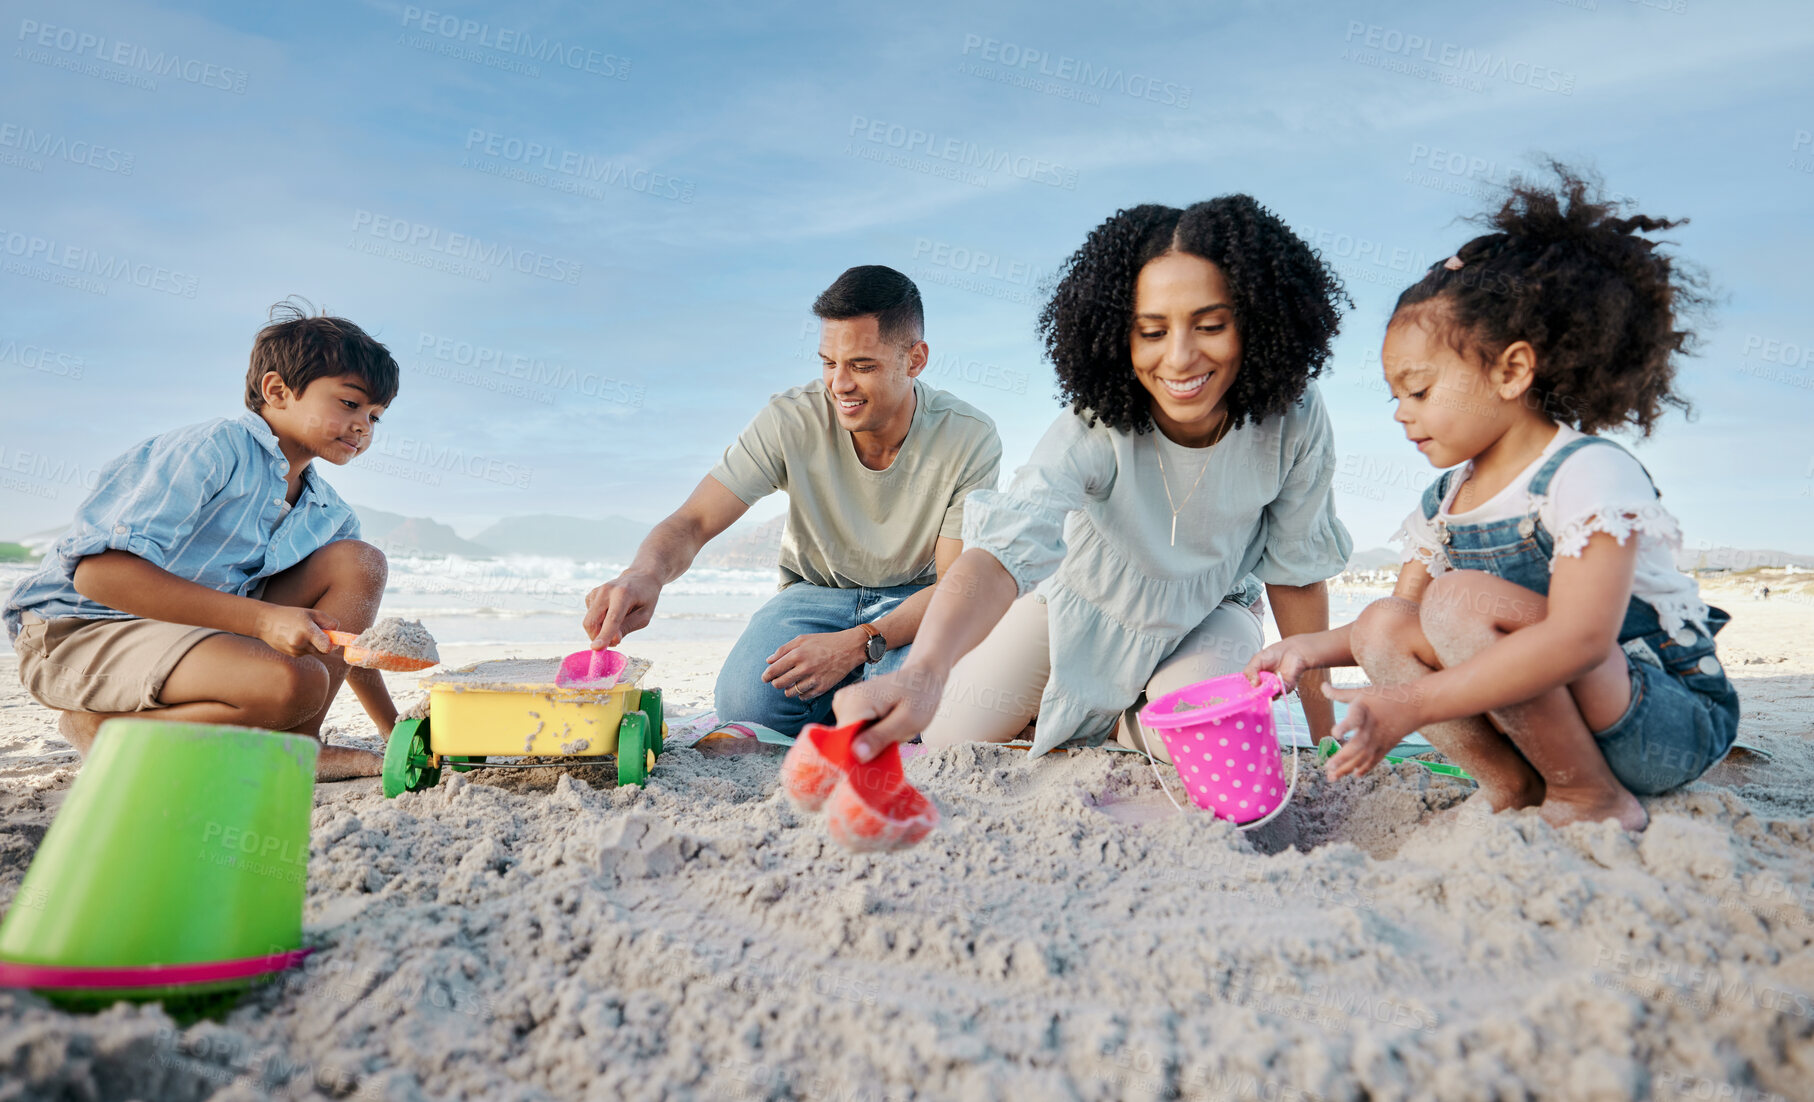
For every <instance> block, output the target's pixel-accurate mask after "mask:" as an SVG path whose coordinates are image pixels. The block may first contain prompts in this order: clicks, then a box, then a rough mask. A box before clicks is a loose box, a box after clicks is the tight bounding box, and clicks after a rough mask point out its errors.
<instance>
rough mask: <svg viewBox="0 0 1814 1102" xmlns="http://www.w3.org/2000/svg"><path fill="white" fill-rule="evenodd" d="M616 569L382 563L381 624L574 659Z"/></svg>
mask: <svg viewBox="0 0 1814 1102" xmlns="http://www.w3.org/2000/svg"><path fill="white" fill-rule="evenodd" d="M624 565H625V564H623V563H615V562H576V561H574V560H572V559H565V558H546V557H541V556H534V555H513V556H508V557H505V558H498V559H463V558H459V557H458V556H452V557H448V558H407V557H393V558H392V559H391V560H390V581H389V583H388V584H387V585H386V587H385V590H384V605H383V610H382V614H383V615H385V616H400V617H402V618H404V619H406V620H420V621H422V623H423V626H425V627H427V628H428V630H429V632H430V633H431V634H433V635H434V637H435V640H436V641H437V642H439V643H441V644H443V645H460V644H509V645H524V644H536V645H539V644H548V645H550V648H551V649H552V650H558V649H560V648H562V647H566V648H567V649H570V650H577V649H579V648H580V647H582V646H584V645H585V643H586V637H585V633H584V632H583V631H582V630H581V629H580V619H581V617H582V616H583V615H584V612H585V602H586V594H587V593H589V592H591V591H592V589H593V588H594V587H596V586H598V585H601V584H603V583H604V582H607V581H609V580H611V579H612V578H615V577H617V575H618V574H620V573H621V572H622V571H623V568H624ZM32 570H33V567H32V566H30V565H24V564H17V563H5V564H0V591H6V590H10V589H11V588H12V586H13V585H14V583H16V582H17V581H19V580H20V579H21V578H23V577H25V576H26V575H27V574H29V573H31V571H32ZM775 585H776V572H775V571H774V570H731V569H715V568H710V567H695V568H694V569H692V570H689V571H687V573H686V574H684V575H682V576H681V577H680V578H679V579H677V580H676V581H674V582H673V583H672V584H670V585H668V586H667V587H666V588H665V589H663V590H662V594H661V600H660V601H659V602H658V603H657V605H656V608H655V619H654V620H653V621H652V622H651V623H650V624H649V626H648V627H646V628H644V629H643V630H642V631H640V632H638V633H637V636H636V637H640V638H642V639H646V640H648V641H650V642H657V641H660V642H723V643H725V644H727V645H728V644H729V643H730V642H732V641H733V640H735V639H736V638H737V636H738V634H739V633H741V632H742V630H743V625H744V624H745V623H746V622H748V620H749V618H750V615H751V614H752V613H754V612H755V611H756V610H757V609H758V608H760V607H762V604H763V602H764V601H767V600H768V599H769V598H770V597H772V596H774V594H775ZM1377 596H1378V594H1377V593H1363V592H1356V591H1353V590H1346V589H1335V590H1333V591H1332V592H1331V593H1330V601H1329V604H1330V610H1329V611H1330V617H1331V622H1332V623H1335V624H1343V623H1347V622H1348V621H1349V620H1352V619H1353V618H1354V617H1355V616H1356V615H1357V614H1358V613H1359V612H1360V610H1361V608H1362V607H1364V606H1365V605H1366V603H1367V602H1368V601H1370V600H1373V599H1375V598H1376V597H1377Z"/></svg>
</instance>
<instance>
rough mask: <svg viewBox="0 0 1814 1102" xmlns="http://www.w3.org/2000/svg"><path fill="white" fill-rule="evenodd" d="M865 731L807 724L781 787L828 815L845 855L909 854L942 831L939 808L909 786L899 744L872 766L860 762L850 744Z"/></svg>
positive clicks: (800, 803)
mask: <svg viewBox="0 0 1814 1102" xmlns="http://www.w3.org/2000/svg"><path fill="white" fill-rule="evenodd" d="M866 726H868V723H867V721H858V722H855V723H847V724H845V725H844V726H842V727H826V726H823V725H821V724H817V723H809V724H807V726H806V729H805V730H804V731H802V732H800V738H799V741H797V742H795V743H794V745H793V748H792V749H791V750H789V751H788V752H787V759H786V760H785V761H783V762H782V763H781V783H782V786H783V788H784V789H785V790H786V792H787V796H788V799H789V800H791V801H793V803H794V806H796V807H798V808H800V809H801V810H802V811H817V810H819V809H820V808H821V807H823V808H824V809H825V813H826V814H825V825H826V829H827V830H829V831H830V833H831V836H832V838H833V839H835V840H836V841H837V842H838V844H840V845H842V846H844V847H845V848H846V849H851V850H856V851H858V852H862V853H867V852H885V851H889V850H897V849H905V848H907V847H908V846H911V845H914V844H916V843H918V842H920V841H921V840H923V839H924V838H925V837H926V835H928V834H930V833H932V830H933V828H934V827H936V826H938V808H937V807H936V806H935V805H934V804H933V802H932V801H931V800H929V799H927V798H926V796H925V794H924V793H922V792H921V791H920V790H919V789H917V788H915V787H913V785H911V784H909V783H907V774H906V771H905V770H903V769H902V768H901V749H900V747H899V746H898V745H897V744H895V743H889V744H888V746H887V747H886V748H885V749H883V751H882V752H881V753H880V754H877V755H876V756H875V758H874V760H872V761H867V762H860V761H857V760H856V756H855V755H854V754H853V753H852V752H851V744H852V743H853V742H854V741H855V739H856V737H857V734H858V733H859V732H860V731H862V730H863V728H864V727H866Z"/></svg>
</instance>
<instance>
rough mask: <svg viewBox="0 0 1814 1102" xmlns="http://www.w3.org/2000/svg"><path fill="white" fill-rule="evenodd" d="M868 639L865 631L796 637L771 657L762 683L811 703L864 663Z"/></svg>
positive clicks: (850, 629)
mask: <svg viewBox="0 0 1814 1102" xmlns="http://www.w3.org/2000/svg"><path fill="white" fill-rule="evenodd" d="M868 639H869V633H868V632H866V631H864V630H863V629H862V628H846V629H845V630H843V631H828V632H823V633H820V634H816V635H796V636H794V637H793V638H792V639H790V640H788V641H787V642H785V643H783V644H781V646H780V648H779V649H778V650H776V651H775V653H773V654H771V655H769V656H768V669H767V670H765V671H763V674H762V680H764V681H766V682H768V683H769V684H770V685H773V686H774V687H775V688H777V689H780V690H781V692H782V693H783V694H784V695H786V696H793V697H798V698H800V699H801V700H811V699H812V698H813V697H816V696H821V695H823V694H824V693H827V692H830V691H831V690H832V689H833V688H835V687H837V684H838V682H840V681H842V680H844V677H845V675H846V674H848V673H850V671H851V670H854V669H856V668H857V667H858V666H860V665H862V664H863V658H864V653H863V646H864V644H865V643H866V642H867V641H868Z"/></svg>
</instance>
